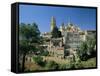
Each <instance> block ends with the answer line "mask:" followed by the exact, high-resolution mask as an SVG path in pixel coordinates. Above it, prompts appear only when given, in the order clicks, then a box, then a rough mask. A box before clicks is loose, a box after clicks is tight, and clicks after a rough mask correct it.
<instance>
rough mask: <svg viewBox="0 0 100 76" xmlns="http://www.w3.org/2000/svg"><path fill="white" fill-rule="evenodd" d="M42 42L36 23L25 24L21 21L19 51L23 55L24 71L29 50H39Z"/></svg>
mask: <svg viewBox="0 0 100 76" xmlns="http://www.w3.org/2000/svg"><path fill="white" fill-rule="evenodd" d="M39 43H41V40H40V31H39V29H38V25H37V24H36V23H33V24H32V25H31V24H24V23H21V24H20V26H19V53H20V54H21V55H23V58H22V71H24V69H25V67H24V64H25V56H26V54H27V53H29V51H33V52H37V51H38V47H37V45H38V44H39Z"/></svg>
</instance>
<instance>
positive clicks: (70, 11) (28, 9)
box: [19, 5, 96, 32]
mask: <svg viewBox="0 0 100 76" xmlns="http://www.w3.org/2000/svg"><path fill="white" fill-rule="evenodd" d="M52 16H54V17H55V18H56V25H57V27H60V25H61V24H62V22H64V23H65V25H67V23H68V22H69V21H70V22H71V23H73V24H75V25H77V26H79V27H80V28H81V29H82V30H95V29H96V9H94V8H91V9H89V8H75V7H74V8H72V7H52V6H36V5H20V6H19V22H20V23H26V24H28V23H33V22H36V23H37V24H38V27H39V30H40V31H41V32H49V31H50V21H51V17H52Z"/></svg>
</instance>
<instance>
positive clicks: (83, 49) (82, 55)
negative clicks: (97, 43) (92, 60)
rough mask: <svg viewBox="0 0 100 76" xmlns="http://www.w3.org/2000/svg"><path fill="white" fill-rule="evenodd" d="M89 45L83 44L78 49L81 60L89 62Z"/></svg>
mask: <svg viewBox="0 0 100 76" xmlns="http://www.w3.org/2000/svg"><path fill="white" fill-rule="evenodd" d="M87 51H88V45H87V43H86V42H83V43H82V44H81V46H80V48H79V49H77V54H78V55H79V57H80V59H81V60H87V59H88V54H87Z"/></svg>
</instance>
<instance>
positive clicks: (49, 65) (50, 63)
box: [46, 61, 59, 70]
mask: <svg viewBox="0 0 100 76" xmlns="http://www.w3.org/2000/svg"><path fill="white" fill-rule="evenodd" d="M46 67H47V68H48V69H51V70H55V69H56V70H57V69H58V68H59V65H58V64H57V63H56V62H54V61H48V62H47V64H46Z"/></svg>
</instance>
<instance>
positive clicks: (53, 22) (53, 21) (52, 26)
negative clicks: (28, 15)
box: [51, 16, 56, 31]
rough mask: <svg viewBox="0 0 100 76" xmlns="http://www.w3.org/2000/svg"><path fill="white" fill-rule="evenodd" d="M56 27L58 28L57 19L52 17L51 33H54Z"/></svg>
mask: <svg viewBox="0 0 100 76" xmlns="http://www.w3.org/2000/svg"><path fill="white" fill-rule="evenodd" d="M54 27H56V19H55V18H54V16H52V17H51V31H53V29H54Z"/></svg>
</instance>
